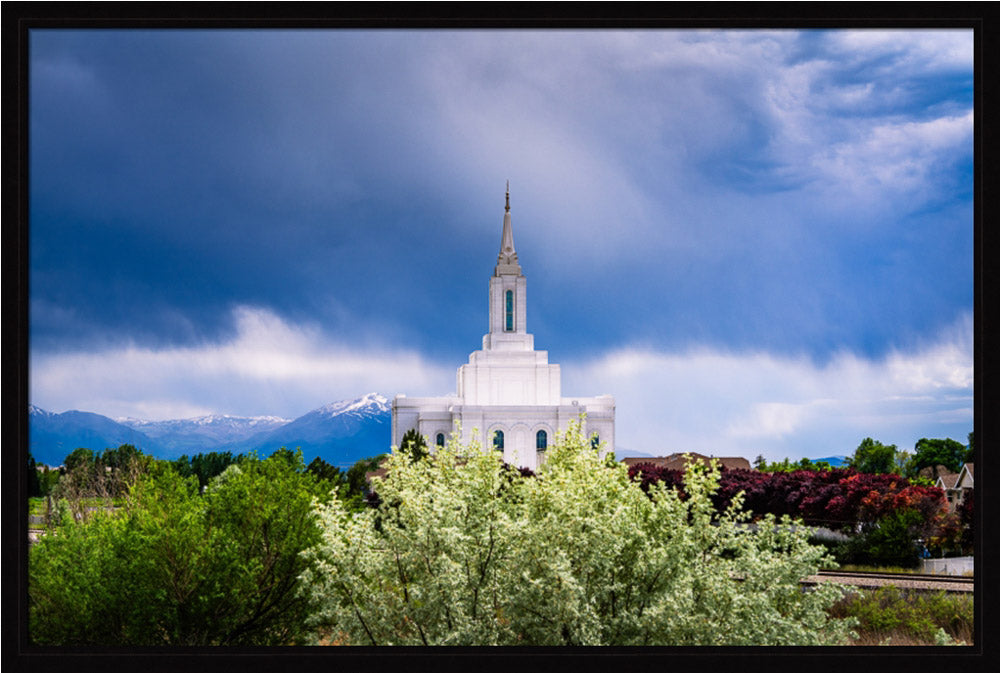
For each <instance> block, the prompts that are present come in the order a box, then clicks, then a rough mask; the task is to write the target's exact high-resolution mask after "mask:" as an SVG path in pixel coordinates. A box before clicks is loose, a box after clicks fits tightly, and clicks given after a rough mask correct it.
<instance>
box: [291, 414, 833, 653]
mask: <svg viewBox="0 0 1000 673" xmlns="http://www.w3.org/2000/svg"><path fill="white" fill-rule="evenodd" d="M387 467H388V474H387V476H386V478H385V479H384V481H383V482H382V483H381V484H380V485H379V495H380V496H381V501H382V504H380V505H379V506H378V508H376V509H369V510H367V511H363V512H360V513H353V514H352V513H350V512H348V511H347V510H346V509H345V508H344V506H343V504H342V503H341V502H339V501H333V502H331V503H329V504H328V505H323V506H320V508H319V512H320V516H321V524H320V525H321V528H322V531H323V532H322V542H321V543H320V544H319V545H317V546H316V547H314V548H313V549H311V550H310V551H308V552H307V556H309V557H310V558H312V559H313V560H314V561H315V563H314V565H313V566H312V567H311V568H310V570H308V571H307V572H306V574H305V576H304V578H305V580H306V581H307V586H308V587H309V591H310V594H311V595H312V596H313V598H314V600H315V603H316V614H315V620H316V621H315V623H316V624H317V626H324V627H327V628H328V629H330V631H331V632H332V633H335V634H336V635H337V637H342V638H345V639H347V641H349V642H351V643H356V644H368V645H371V644H378V645H382V644H443V645H529V646H530V645H598V644H609V645H657V644H664V645H750V644H754V645H767V644H770V645H792V644H834V643H842V642H845V641H846V640H847V639H848V633H849V626H850V625H849V624H848V623H846V622H843V621H837V620H833V621H831V620H828V619H827V616H826V608H827V607H828V606H829V605H831V604H832V603H833V602H834V601H835V600H837V599H838V598H839V597H840V595H841V590H840V588H838V587H835V586H832V585H825V586H820V587H817V588H816V589H815V590H812V591H808V592H803V591H802V590H801V587H800V585H799V581H800V580H801V579H802V578H803V577H806V576H808V575H810V574H813V573H814V572H815V571H816V570H817V568H818V567H819V566H820V565H821V564H822V563H824V561H825V560H826V557H825V556H824V552H823V550H822V549H820V548H818V547H815V546H812V545H810V544H809V543H808V541H807V537H808V532H807V531H806V530H805V529H804V528H802V527H801V526H800V527H794V526H792V525H791V522H790V521H789V520H787V519H785V520H783V521H781V522H779V521H776V520H775V519H774V517H768V516H765V517H764V518H763V519H761V520H760V521H759V522H758V525H757V526H756V527H754V528H749V527H747V526H745V525H744V523H745V521H746V520H747V516H748V515H747V514H745V513H740V512H739V511H738V510H739V500H740V498H739V497H737V498H736V500H737V503H736V504H735V507H733V508H730V509H728V510H727V511H726V512H724V513H723V514H721V515H719V514H717V513H716V511H715V509H714V507H713V505H712V501H711V497H710V496H711V494H712V492H713V491H714V490H715V489H716V488H717V485H718V478H719V472H718V470H717V468H713V470H711V471H707V470H706V469H705V468H703V467H701V466H698V465H697V464H696V463H695V462H694V461H692V463H691V464H690V466H689V468H688V472H687V475H686V477H685V495H684V496H679V495H678V493H677V492H675V491H674V490H672V489H669V488H667V487H665V486H663V485H662V484H656V485H654V486H652V487H651V489H650V492H651V497H649V496H647V495H646V493H644V492H643V490H642V489H641V487H640V486H639V484H637V483H635V482H632V481H631V480H630V479H629V478H628V471H627V469H626V467H625V466H624V465H623V464H621V463H617V462H614V463H608V462H607V461H604V460H602V459H601V458H600V456H599V453H598V451H597V450H595V449H593V448H592V447H591V446H590V442H589V440H588V439H587V438H586V437H584V436H583V435H582V433H581V432H580V427H579V424H574V425H573V426H572V427H571V428H570V431H569V432H568V433H566V435H560V436H558V437H557V438H556V441H555V442H554V444H551V445H550V447H549V449H548V452H547V458H546V462H545V463H544V464H543V465H542V466H541V467H540V468H539V470H538V473H537V475H536V476H534V477H522V476H520V475H518V474H517V473H516V471H512V470H509V469H507V470H505V469H501V465H500V463H499V461H498V460H497V457H496V454H495V453H493V452H492V451H483V450H482V448H481V447H480V446H479V445H478V444H475V443H473V444H472V445H470V446H468V447H464V446H460V445H459V444H458V443H457V441H456V440H455V439H454V438H453V439H452V441H451V442H450V443H449V444H448V446H446V447H444V448H441V449H439V450H438V451H436V452H435V453H434V454H433V455H432V456H430V457H429V458H428V459H426V460H420V461H412V460H411V459H410V458H409V456H408V455H406V454H405V453H403V452H398V451H397V452H394V453H393V454H392V455H391V456H390V458H389V459H388V461H387ZM682 498H683V499H682ZM737 578H738V579H741V580H742V581H736V580H737Z"/></svg>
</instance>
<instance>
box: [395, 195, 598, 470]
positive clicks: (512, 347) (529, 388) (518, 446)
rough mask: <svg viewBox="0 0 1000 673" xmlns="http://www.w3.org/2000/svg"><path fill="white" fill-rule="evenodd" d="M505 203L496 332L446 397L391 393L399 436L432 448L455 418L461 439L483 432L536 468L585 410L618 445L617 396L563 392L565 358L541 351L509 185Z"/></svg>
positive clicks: (493, 288)
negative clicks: (530, 317)
mask: <svg viewBox="0 0 1000 673" xmlns="http://www.w3.org/2000/svg"><path fill="white" fill-rule="evenodd" d="M506 201H507V202H506V206H505V208H504V217H503V231H502V233H501V237H500V254H499V256H498V257H497V263H496V266H495V268H494V269H493V275H492V276H491V277H490V292H489V333H488V334H486V335H485V336H484V337H483V348H482V350H477V351H474V352H473V353H472V354H471V355H470V356H469V362H468V363H467V364H464V365H462V366H461V367H459V368H458V375H457V392H456V393H453V394H451V395H448V396H446V397H406V396H405V395H396V397H395V399H394V400H393V401H392V443H393V445H395V446H399V443H400V442H401V441H402V438H403V435H404V434H405V433H406V432H407V431H408V430H411V429H416V430H417V432H419V433H420V434H421V435H423V436H424V437H425V438H426V440H427V444H428V445H429V446H430V447H431V449H432V450H433V448H434V447H435V446H443V445H444V443H445V442H446V441H447V439H448V437H449V436H450V435H451V432H452V430H453V429H454V424H455V423H456V422H458V423H460V424H461V427H462V435H461V441H462V442H463V443H466V444H467V443H468V442H470V441H472V440H473V439H475V440H478V441H479V442H480V444H482V446H483V447H484V448H493V449H495V450H496V451H497V452H499V453H501V454H502V455H503V459H504V461H506V462H507V463H510V464H513V465H518V466H520V467H528V468H531V469H535V468H537V467H538V466H539V465H540V464H541V463H542V461H543V460H544V455H545V450H546V449H547V447H548V445H549V443H550V442H552V441H553V439H554V438H555V433H556V432H561V431H565V429H566V426H567V424H568V423H569V422H570V421H571V420H574V419H577V418H579V416H580V414H581V413H586V415H587V416H586V420H585V424H584V431H585V432H586V433H587V434H588V435H592V436H594V439H593V441H595V442H597V443H601V442H603V443H604V445H605V449H604V451H614V447H615V399H614V397H612V396H611V395H601V396H599V397H562V387H561V375H560V370H559V365H557V364H549V359H548V352H547V351H536V350H535V344H534V336H533V335H531V334H528V331H527V280H526V279H525V277H524V274H523V273H522V272H521V266H520V264H519V263H518V260H517V252H516V251H515V249H514V232H513V229H512V228H511V221H510V191H509V190H508V191H507V199H506Z"/></svg>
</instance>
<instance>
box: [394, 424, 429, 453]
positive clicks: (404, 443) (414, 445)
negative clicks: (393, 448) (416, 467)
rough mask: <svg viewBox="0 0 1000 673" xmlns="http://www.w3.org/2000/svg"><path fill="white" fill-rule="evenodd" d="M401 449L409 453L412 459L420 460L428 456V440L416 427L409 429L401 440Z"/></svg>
mask: <svg viewBox="0 0 1000 673" xmlns="http://www.w3.org/2000/svg"><path fill="white" fill-rule="evenodd" d="M399 449H400V451H403V452H405V453H407V454H409V456H410V458H411V460H420V459H421V458H424V457H426V456H427V454H428V453H429V451H428V450H427V440H425V439H424V436H423V435H421V434H420V433H419V432H417V430H416V429H415V428H411V429H409V430H407V431H406V432H405V433H404V434H403V439H402V440H401V441H400V442H399Z"/></svg>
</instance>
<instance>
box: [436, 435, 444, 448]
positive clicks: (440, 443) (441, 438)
mask: <svg viewBox="0 0 1000 673" xmlns="http://www.w3.org/2000/svg"><path fill="white" fill-rule="evenodd" d="M434 443H435V444H437V445H438V446H444V433H443V432H439V433H438V435H437V439H435V440H434Z"/></svg>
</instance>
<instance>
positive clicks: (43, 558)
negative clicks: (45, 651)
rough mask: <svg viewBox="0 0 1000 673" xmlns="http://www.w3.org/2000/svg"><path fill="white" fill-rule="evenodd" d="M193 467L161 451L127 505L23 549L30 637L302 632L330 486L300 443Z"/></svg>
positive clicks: (114, 641) (147, 638)
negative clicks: (306, 553) (207, 467)
mask: <svg viewBox="0 0 1000 673" xmlns="http://www.w3.org/2000/svg"><path fill="white" fill-rule="evenodd" d="M293 458H294V460H292V461H289V460H288V459H287V456H284V455H281V456H276V457H272V458H269V459H267V460H263V461H262V460H259V459H257V458H256V456H250V457H248V458H247V459H245V460H243V461H241V462H240V463H239V465H236V464H233V465H230V466H229V467H228V468H226V470H225V471H224V472H223V473H222V474H221V475H219V476H218V477H216V478H215V479H213V480H212V481H211V482H209V485H208V488H207V489H206V490H205V492H204V494H200V489H199V484H198V480H197V478H195V477H194V476H193V475H192V476H187V477H185V476H182V475H181V474H179V473H178V471H176V470H175V469H173V467H172V465H171V464H169V463H164V462H158V463H156V464H154V465H152V466H151V469H150V472H149V473H148V474H146V475H145V476H143V477H142V478H141V479H140V481H139V483H138V484H137V485H136V486H135V487H134V488H133V490H132V494H131V503H130V506H129V507H128V508H126V509H125V510H122V511H118V512H116V513H98V514H97V515H96V516H94V517H93V519H91V520H90V521H88V522H86V523H75V524H74V523H68V524H66V525H64V526H63V527H62V528H61V529H60V530H59V531H58V532H57V533H56V534H52V535H47V536H44V537H43V538H42V539H41V540H40V541H39V542H38V543H37V544H35V545H33V546H32V548H31V550H30V552H29V584H28V595H29V637H30V638H31V641H32V642H33V643H35V644H39V645H42V644H50V645H112V646H114V645H149V646H153V645H284V644H292V643H296V642H300V641H302V640H303V639H304V638H305V636H306V626H305V622H306V617H307V615H308V612H309V610H308V604H307V602H306V600H305V599H304V598H303V597H302V596H301V595H300V593H299V592H298V591H297V586H298V582H299V580H298V578H299V575H301V574H302V572H303V571H304V570H305V569H306V566H307V561H306V560H305V558H304V557H302V556H301V554H300V552H301V551H302V550H303V549H305V548H306V547H308V546H310V545H313V544H315V543H316V542H318V540H319V529H318V528H317V526H316V523H315V513H314V511H313V504H314V502H315V501H316V499H319V500H320V501H322V500H325V499H329V492H328V489H326V488H325V487H324V486H322V485H320V484H319V483H318V482H317V481H316V479H315V478H314V477H313V476H312V475H311V474H309V473H307V472H306V471H305V469H304V466H303V465H302V459H301V453H297V454H293Z"/></svg>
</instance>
